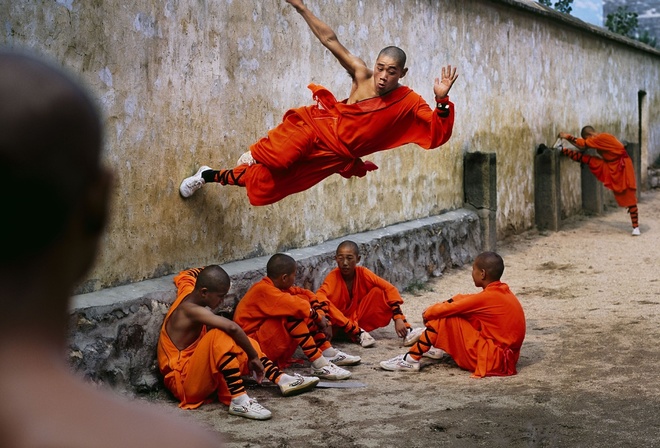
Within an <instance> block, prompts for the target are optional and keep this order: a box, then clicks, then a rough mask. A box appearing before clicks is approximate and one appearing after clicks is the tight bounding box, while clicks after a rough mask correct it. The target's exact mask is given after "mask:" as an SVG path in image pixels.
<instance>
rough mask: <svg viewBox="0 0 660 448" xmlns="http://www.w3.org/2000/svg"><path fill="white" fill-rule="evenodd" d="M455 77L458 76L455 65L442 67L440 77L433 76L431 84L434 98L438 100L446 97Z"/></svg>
mask: <svg viewBox="0 0 660 448" xmlns="http://www.w3.org/2000/svg"><path fill="white" fill-rule="evenodd" d="M456 78H458V74H457V73H456V67H454V68H452V67H451V65H448V66H446V67H442V78H435V83H434V85H433V93H435V98H436V99H438V100H439V99H441V98H444V97H446V96H447V95H448V94H449V90H450V89H451V86H453V85H454V82H455V81H456Z"/></svg>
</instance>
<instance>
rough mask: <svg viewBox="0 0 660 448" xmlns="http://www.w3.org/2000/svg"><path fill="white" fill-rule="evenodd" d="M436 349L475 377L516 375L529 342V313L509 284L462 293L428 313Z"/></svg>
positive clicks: (500, 283)
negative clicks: (446, 354) (527, 334)
mask: <svg viewBox="0 0 660 448" xmlns="http://www.w3.org/2000/svg"><path fill="white" fill-rule="evenodd" d="M424 322H425V323H426V327H427V328H431V329H432V330H434V331H429V330H427V333H429V334H433V335H434V336H435V340H431V341H430V342H431V344H432V345H433V346H434V347H438V348H441V349H443V350H444V351H446V352H447V353H449V355H451V357H452V358H453V359H454V361H456V364H458V366H459V367H462V368H463V369H466V370H469V371H471V372H473V376H474V377H484V376H506V375H515V374H516V363H517V362H518V357H519V356H520V348H521V346H522V343H523V340H524V339H525V331H526V324H525V313H524V312H523V309H522V306H521V305H520V302H519V301H518V299H517V298H516V296H514V295H513V293H512V292H511V290H510V289H509V287H508V286H507V284H506V283H502V282H500V281H495V282H492V283H490V284H488V286H486V288H484V290H483V291H482V292H480V293H478V294H459V295H456V296H454V297H453V298H451V299H450V300H447V301H446V302H442V303H437V304H435V305H432V306H430V307H429V308H427V309H426V311H425V312H424Z"/></svg>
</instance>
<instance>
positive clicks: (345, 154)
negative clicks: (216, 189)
mask: <svg viewBox="0 0 660 448" xmlns="http://www.w3.org/2000/svg"><path fill="white" fill-rule="evenodd" d="M287 2H288V3H289V4H291V5H292V6H293V7H294V8H295V9H296V10H297V11H298V12H299V13H300V15H301V16H302V17H303V19H304V20H305V21H306V22H307V24H308V25H309V27H310V29H311V30H312V32H313V33H314V35H315V36H316V37H317V38H318V39H319V40H320V41H321V43H322V44H323V45H324V46H325V47H326V48H327V49H328V50H330V52H331V53H332V54H333V55H334V56H335V58H337V60H338V61H339V63H340V64H341V65H342V67H344V68H345V69H346V70H347V71H348V73H349V75H350V76H351V78H352V80H353V81H352V86H351V93H350V95H349V97H348V98H347V99H345V100H343V101H341V102H338V101H337V100H336V99H335V97H334V95H333V94H332V93H330V91H328V90H327V89H325V88H324V87H321V86H319V85H314V84H310V86H309V88H310V89H311V90H312V96H313V98H314V99H315V100H316V103H317V104H315V105H311V106H306V107H300V108H297V109H291V110H289V111H287V112H286V114H285V115H284V118H283V121H282V123H281V124H279V125H278V126H277V127H276V128H275V129H272V130H271V131H269V132H268V136H267V137H264V138H262V139H261V140H259V141H258V142H257V143H255V144H253V145H252V146H251V147H250V151H248V152H247V153H245V154H243V156H241V157H240V159H239V161H238V166H237V167H235V168H233V169H229V170H219V171H217V170H213V169H211V168H210V167H208V166H202V167H201V168H199V170H198V171H197V173H196V174H194V175H193V176H191V177H188V178H186V179H184V180H183V182H182V183H181V186H180V187H179V191H180V193H181V195H182V196H183V197H189V196H191V195H192V194H193V193H194V192H195V191H197V190H198V189H200V188H201V187H202V186H203V185H204V184H205V183H206V182H217V183H220V184H222V185H238V186H242V187H245V188H246V191H247V195H248V198H249V200H250V203H251V204H252V205H267V204H272V203H274V202H277V201H279V200H281V199H283V198H284V197H286V196H289V195H291V194H294V193H298V192H300V191H303V190H306V189H308V188H310V187H312V186H313V185H316V184H317V183H319V182H321V181H322V180H323V179H325V178H326V177H328V176H330V175H332V174H335V173H339V174H340V175H341V176H343V177H345V178H350V177H352V176H358V177H362V176H364V175H366V173H367V172H368V171H372V170H375V169H377V167H376V165H374V164H373V163H371V162H368V161H367V162H363V161H362V160H361V159H360V157H363V156H366V155H369V154H372V153H374V152H377V151H383V150H386V149H392V148H396V147H399V146H402V145H405V144H408V143H416V144H417V145H419V146H421V147H422V148H425V149H432V148H437V147H438V146H440V145H442V144H444V143H445V142H447V141H448V140H449V138H450V137H451V133H452V128H453V125H454V105H453V103H451V102H450V101H449V97H448V96H447V95H448V93H449V90H450V89H451V87H452V85H453V84H454V81H456V78H457V77H458V75H457V74H456V68H452V67H451V65H448V66H447V67H443V68H442V77H441V78H436V79H435V83H434V85H433V92H434V93H435V100H436V104H437V107H436V108H435V109H431V108H430V107H429V105H428V104H427V103H426V102H425V101H424V99H423V98H422V97H421V96H420V95H418V94H417V93H415V92H413V91H412V90H411V89H410V88H408V87H405V86H402V85H400V84H399V80H400V79H401V78H403V77H404V76H405V75H406V72H407V71H408V69H407V68H406V66H405V65H406V54H405V53H404V52H403V51H402V50H401V49H400V48H397V47H386V48H384V49H383V50H381V52H380V53H379V55H378V58H377V59H376V63H375V65H374V68H373V70H371V69H369V68H368V67H367V65H366V63H365V62H364V61H363V60H362V59H360V58H358V57H357V56H355V55H353V54H352V53H351V52H349V51H348V50H347V49H346V48H345V47H344V46H343V45H342V44H341V43H340V42H339V40H338V39H337V36H336V34H335V33H334V31H333V30H332V29H331V28H330V27H329V26H328V25H326V24H325V23H324V22H322V21H321V20H320V19H318V18H317V17H316V16H314V14H312V13H311V12H310V10H309V9H307V7H306V6H305V5H304V4H303V2H302V0H287Z"/></svg>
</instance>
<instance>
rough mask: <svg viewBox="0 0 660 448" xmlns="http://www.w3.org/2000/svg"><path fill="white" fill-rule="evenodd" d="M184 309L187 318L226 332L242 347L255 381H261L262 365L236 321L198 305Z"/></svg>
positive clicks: (262, 375) (262, 374)
mask: <svg viewBox="0 0 660 448" xmlns="http://www.w3.org/2000/svg"><path fill="white" fill-rule="evenodd" d="M184 310H185V313H186V315H187V317H188V318H189V319H191V320H193V321H195V322H199V323H201V324H204V325H206V327H207V328H217V329H219V330H222V331H224V332H225V333H227V334H228V335H229V336H230V337H231V338H232V339H233V340H234V341H235V342H236V344H237V345H238V346H239V347H240V348H242V349H243V351H244V352H245V354H246V355H247V357H248V364H249V368H250V371H251V372H254V373H256V375H257V382H259V383H261V380H262V379H263V377H264V366H263V364H262V363H261V361H260V360H259V354H258V353H257V351H256V350H255V349H254V347H253V346H252V343H251V342H250V340H249V339H248V337H247V335H246V334H245V332H244V331H243V329H242V328H241V327H240V326H239V325H238V324H237V323H236V322H234V321H231V320H229V319H227V318H225V317H222V316H218V315H217V314H215V313H213V312H212V311H211V310H209V309H208V308H206V307H203V306H199V305H192V306H186V307H185V308H184Z"/></svg>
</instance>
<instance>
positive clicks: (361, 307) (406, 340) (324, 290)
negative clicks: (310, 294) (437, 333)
mask: <svg viewBox="0 0 660 448" xmlns="http://www.w3.org/2000/svg"><path fill="white" fill-rule="evenodd" d="M335 261H336V262H337V268H335V269H333V270H332V271H331V272H330V273H329V274H328V275H327V276H326V278H325V280H324V281H323V284H322V285H321V288H319V290H318V291H317V292H316V297H317V298H318V300H319V302H320V303H321V304H322V305H323V307H325V308H326V309H327V311H326V312H327V314H328V316H329V318H330V322H331V323H332V325H333V332H334V333H335V334H337V332H339V333H344V334H345V335H346V336H348V337H349V338H350V339H352V340H353V341H355V342H358V343H359V344H360V345H361V346H362V347H371V346H372V345H374V344H375V343H376V340H375V339H374V338H373V337H372V336H371V335H370V334H369V333H368V332H369V331H372V330H375V329H376V328H381V327H385V326H387V325H388V324H389V323H390V321H394V329H395V331H396V334H397V336H399V337H400V338H403V345H405V346H410V345H413V344H414V343H415V342H416V341H417V339H419V336H420V335H421V334H422V331H424V329H423V328H417V329H414V330H413V328H412V327H411V326H410V324H409V323H408V321H407V320H406V316H404V315H403V312H402V311H401V305H402V304H403V299H402V298H401V294H399V291H398V290H397V289H396V287H395V286H394V285H392V284H391V283H390V282H388V281H387V280H385V279H383V278H381V277H379V276H377V275H376V274H374V273H373V272H371V271H370V270H369V269H367V268H365V267H363V266H357V264H358V263H359V262H360V250H359V248H358V245H357V244H356V243H354V242H353V241H343V242H342V243H341V244H339V246H338V247H337V252H336V254H335Z"/></svg>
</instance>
